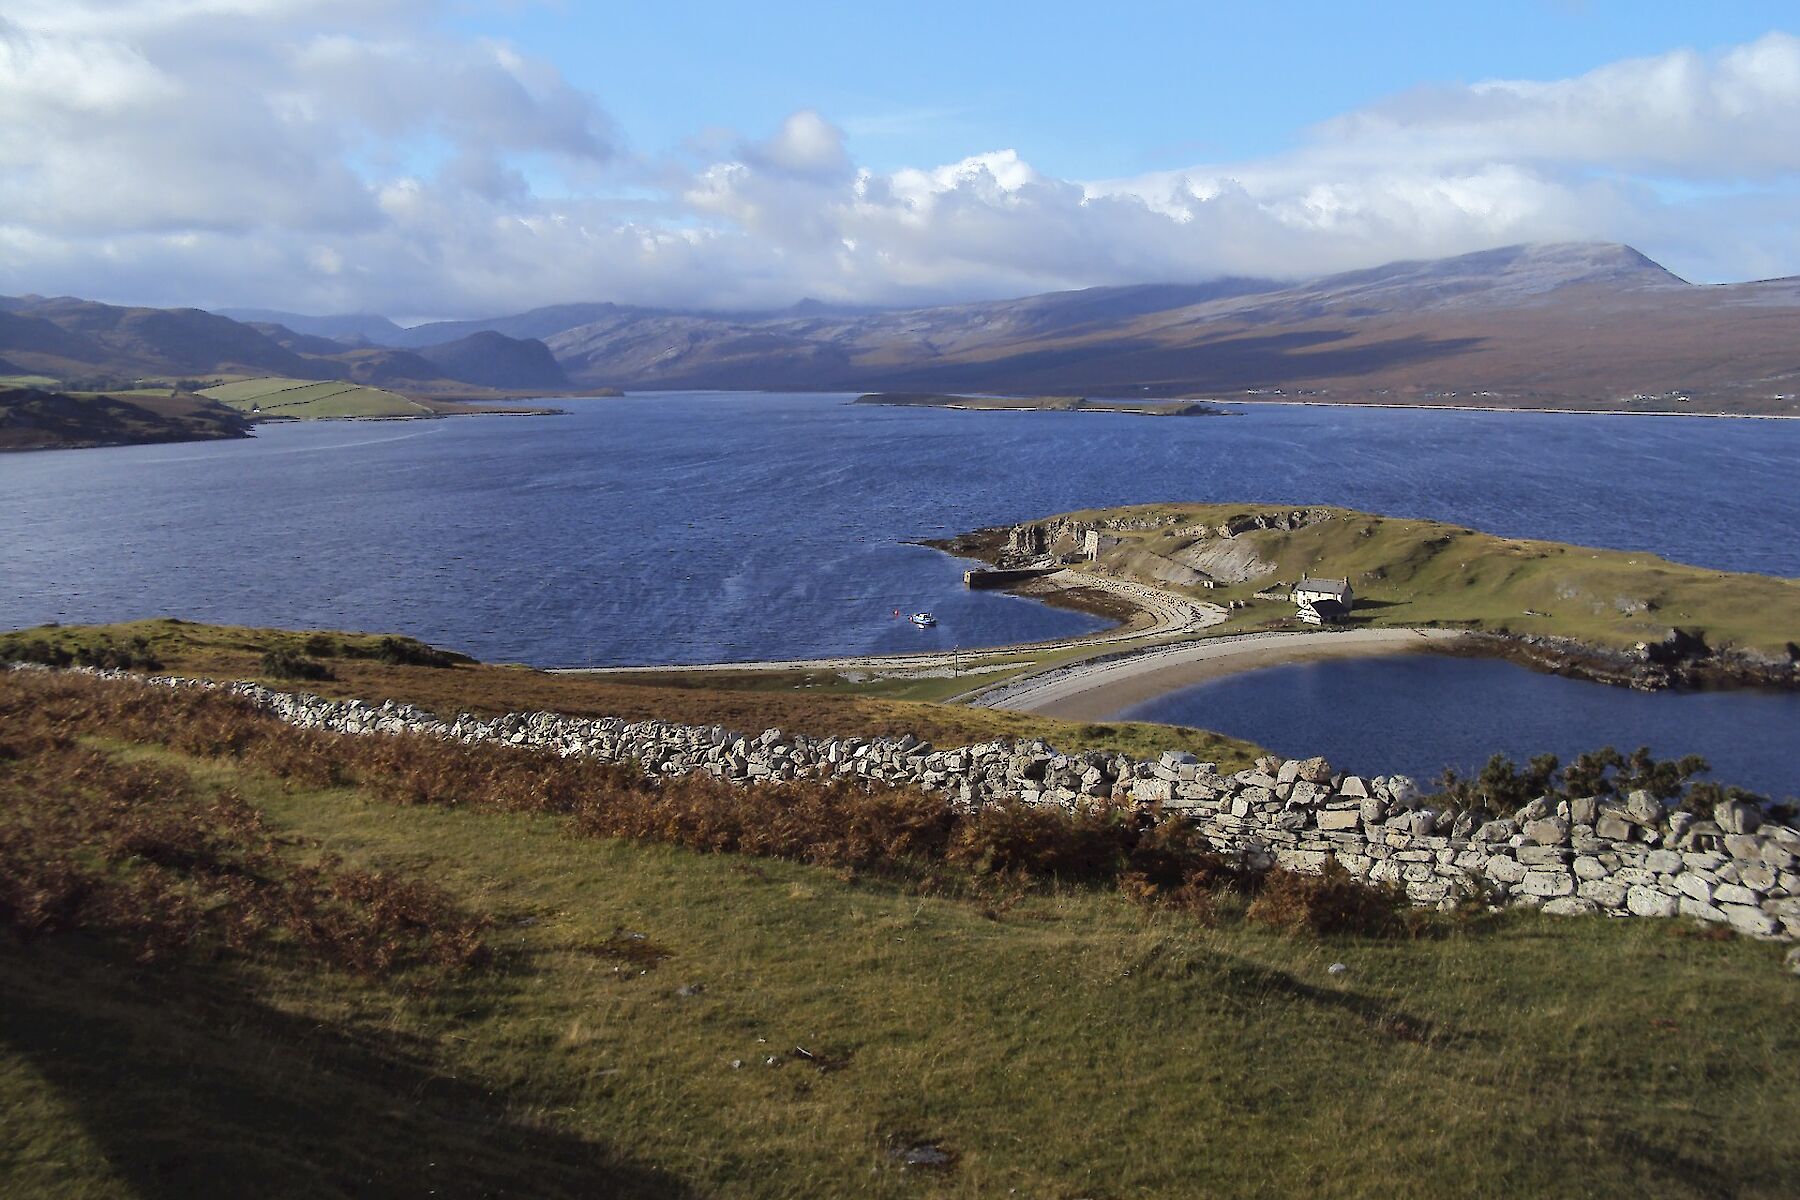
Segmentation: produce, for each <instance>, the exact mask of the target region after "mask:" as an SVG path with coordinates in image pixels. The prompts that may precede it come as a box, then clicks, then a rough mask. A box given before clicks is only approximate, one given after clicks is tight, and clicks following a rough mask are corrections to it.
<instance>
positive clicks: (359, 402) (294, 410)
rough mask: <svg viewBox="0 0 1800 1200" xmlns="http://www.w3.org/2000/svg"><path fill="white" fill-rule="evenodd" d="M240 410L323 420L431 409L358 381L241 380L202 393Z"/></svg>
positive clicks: (410, 413)
mask: <svg viewBox="0 0 1800 1200" xmlns="http://www.w3.org/2000/svg"><path fill="white" fill-rule="evenodd" d="M200 394H201V395H203V396H209V397H211V398H212V399H214V400H218V401H219V402H221V403H223V404H229V405H230V406H231V407H233V408H235V409H237V410H238V411H240V412H246V413H247V412H251V411H252V410H256V411H257V412H258V414H259V415H260V416H262V417H264V418H271V417H291V418H294V419H296V420H302V421H306V420H323V419H328V418H336V417H399V416H421V415H424V414H426V413H429V412H431V411H432V410H431V409H430V408H429V407H427V406H426V405H424V404H420V403H419V402H418V401H415V400H410V399H408V398H407V397H405V396H402V395H400V394H399V393H397V392H390V391H385V390H383V389H381V388H375V387H366V386H364V385H362V384H358V383H343V382H338V381H329V382H324V383H319V382H315V381H311V380H305V379H282V378H275V377H271V378H267V379H244V380H239V381H237V382H234V383H223V384H219V385H218V386H216V387H209V388H206V389H205V390H203V391H202V392H201V393H200Z"/></svg>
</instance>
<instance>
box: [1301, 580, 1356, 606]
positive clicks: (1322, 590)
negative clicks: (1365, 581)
mask: <svg viewBox="0 0 1800 1200" xmlns="http://www.w3.org/2000/svg"><path fill="white" fill-rule="evenodd" d="M1290 598H1291V599H1292V600H1293V602H1294V603H1295V604H1298V605H1299V606H1300V607H1301V608H1305V607H1306V606H1307V605H1309V604H1312V603H1314V602H1316V601H1319V600H1330V601H1331V602H1332V603H1334V604H1341V605H1343V608H1344V611H1345V612H1349V611H1350V610H1351V609H1352V608H1355V607H1356V593H1355V592H1353V591H1351V590H1350V581H1349V580H1348V579H1313V578H1311V577H1308V578H1306V579H1302V580H1301V581H1300V582H1299V583H1296V584H1295V585H1294V590H1293V593H1292V595H1291V597H1290Z"/></svg>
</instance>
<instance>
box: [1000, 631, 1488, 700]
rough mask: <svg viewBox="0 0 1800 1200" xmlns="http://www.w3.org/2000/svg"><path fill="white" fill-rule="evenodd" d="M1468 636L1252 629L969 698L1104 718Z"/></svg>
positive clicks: (1083, 665) (1060, 672)
mask: <svg viewBox="0 0 1800 1200" xmlns="http://www.w3.org/2000/svg"><path fill="white" fill-rule="evenodd" d="M1459 636H1461V635H1460V634H1459V633H1457V632H1456V631H1453V630H1445V629H1355V630H1321V631H1318V632H1304V633H1246V634H1238V635H1234V636H1225V637H1217V638H1207V639H1204V640H1201V641H1196V642H1184V643H1182V644H1180V645H1176V646H1168V647H1162V648H1159V649H1154V650H1145V651H1142V652H1140V653H1137V654H1129V655H1125V656H1121V657H1116V658H1110V659H1107V660H1104V661H1101V662H1083V663H1075V664H1072V665H1070V666H1067V667H1062V668H1059V669H1057V670H1054V671H1050V672H1047V673H1045V674H1042V675H1034V676H1031V677H1029V678H1026V679H1021V680H1017V681H1015V682H1009V683H1004V684H1000V685H998V686H996V687H993V688H990V689H988V690H986V691H984V692H982V693H980V694H979V695H977V696H974V697H972V698H971V699H970V701H969V702H970V703H972V704H977V705H981V706H983V707H986V708H1005V709H1010V710H1012V711H1015V712H1030V713H1040V714H1042V715H1045V716H1052V717H1063V718H1067V719H1070V720H1078V721H1105V720H1112V719H1115V718H1116V717H1117V716H1118V714H1119V713H1120V712H1122V711H1124V710H1125V709H1128V708H1130V707H1132V706H1133V705H1136V704H1141V703H1143V702H1145V701H1147V700H1153V699H1155V698H1156V697H1157V696H1161V695H1164V694H1166V693H1168V692H1172V691H1176V690H1178V689H1180V688H1184V687H1191V686H1193V685H1194V684H1197V683H1205V682H1206V681H1207V680H1210V679H1217V678H1219V677H1221V676H1224V675H1232V674H1236V673H1237V672H1239V671H1249V670H1254V669H1255V668H1258V667H1268V666H1275V665H1278V664H1281V663H1292V662H1309V661H1314V660H1318V659H1325V658H1364V657H1369V656H1372V655H1378V654H1409V653H1416V652H1418V651H1421V650H1425V649H1428V648H1430V647H1431V645H1432V644H1433V643H1437V644H1440V645H1441V644H1442V643H1444V642H1447V641H1451V640H1453V639H1455V638H1457V637H1459Z"/></svg>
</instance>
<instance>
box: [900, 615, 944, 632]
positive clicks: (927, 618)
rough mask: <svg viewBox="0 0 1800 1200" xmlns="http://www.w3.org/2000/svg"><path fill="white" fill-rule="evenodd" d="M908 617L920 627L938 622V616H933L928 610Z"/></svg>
mask: <svg viewBox="0 0 1800 1200" xmlns="http://www.w3.org/2000/svg"><path fill="white" fill-rule="evenodd" d="M906 619H907V620H909V621H911V622H912V623H913V624H914V625H917V626H918V627H919V628H920V629H923V628H925V627H926V626H927V625H936V624H937V618H936V617H934V616H932V615H931V614H930V613H928V612H919V613H914V614H913V615H912V616H910V617H908V618H906Z"/></svg>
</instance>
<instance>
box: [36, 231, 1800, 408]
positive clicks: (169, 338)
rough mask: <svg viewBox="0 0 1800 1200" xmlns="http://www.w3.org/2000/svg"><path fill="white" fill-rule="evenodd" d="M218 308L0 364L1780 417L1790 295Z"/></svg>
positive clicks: (441, 389) (104, 317)
mask: <svg viewBox="0 0 1800 1200" xmlns="http://www.w3.org/2000/svg"><path fill="white" fill-rule="evenodd" d="M232 311H238V312H240V313H242V315H244V316H246V317H251V318H255V319H256V322H255V323H254V324H243V323H239V322H235V321H229V320H227V319H226V318H225V317H222V316H217V315H214V314H210V313H199V312H197V311H196V310H155V309H120V308H114V307H112V306H107V305H99V304H94V303H91V302H88V301H79V300H71V299H67V298H64V299H55V300H51V299H45V298H43V297H13V298H0V357H3V358H5V359H6V360H7V361H8V362H10V363H12V364H13V368H14V369H15V370H16V371H22V372H38V373H42V374H46V375H48V376H50V377H52V378H56V379H61V380H68V379H71V378H75V377H78V376H79V377H80V378H85V379H92V378H96V377H99V376H102V375H107V377H108V379H109V380H117V379H135V378H139V377H145V376H154V377H181V376H184V375H185V376H193V375H196V374H198V375H219V374H237V375H251V374H262V375H268V374H279V375H286V376H292V377H296V378H304V379H347V380H351V381H354V382H358V383H365V384H370V385H373V386H404V387H406V388H408V390H411V391H414V392H426V393H431V394H435V395H450V394H456V393H458V392H459V391H467V390H468V389H470V388H484V389H498V390H500V391H502V392H505V391H530V390H539V391H542V390H558V391H561V390H569V389H572V388H573V389H580V390H584V391H594V390H598V389H607V388H641V389H655V388H731V389H757V388H767V389H791V390H805V391H825V390H831V391H839V390H841V391H857V392H870V391H882V392H914V393H930V392H938V393H958V394H966V393H986V394H1004V395H1027V396H1030V395H1084V396H1089V397H1106V398H1140V399H1142V398H1151V399H1162V398H1198V399H1206V398H1218V399H1228V400H1240V401H1250V400H1288V401H1295V400H1298V401H1312V402H1332V403H1340V402H1342V403H1376V404H1402V405H1411V404H1433V405H1452V406H1459V407H1483V408H1528V409H1529V408H1539V409H1542V408H1579V409H1584V410H1601V411H1618V412H1676V413H1689V412H1698V413H1726V414H1775V415H1790V416H1791V415H1800V363H1797V362H1796V361H1795V360H1794V358H1793V349H1792V348H1793V346H1794V345H1795V344H1796V341H1797V340H1800V284H1796V282H1795V281H1793V280H1768V281H1762V282H1755V283H1739V284H1724V285H1712V286H1696V285H1692V284H1689V283H1686V282H1684V281H1683V280H1681V279H1680V278H1678V277H1677V276H1675V275H1673V274H1671V273H1670V272H1668V271H1666V270H1664V269H1663V268H1662V267H1661V266H1659V265H1657V264H1656V263H1655V262H1652V261H1651V260H1650V259H1648V258H1646V257H1644V256H1643V255H1642V254H1640V253H1638V252H1637V251H1636V250H1633V249H1632V248H1630V247H1629V246H1621V245H1613V244H1605V243H1573V244H1559V245H1526V246H1510V247H1503V248H1500V249H1496V250H1487V251H1482V252H1479V253H1475V254H1467V255H1462V256H1459V257H1455V258H1448V259H1439V260H1428V261H1420V262H1399V263H1390V264H1387V265H1385V266H1381V267H1376V268H1372V269H1369V270H1363V271H1353V272H1347V273H1344V274H1340V275H1333V276H1327V277H1324V278H1320V279H1313V280H1307V281H1302V282H1298V283H1293V282H1289V283H1282V282H1276V281H1271V280H1263V279H1223V280H1215V281H1212V282H1206V283H1198V284H1145V285H1136V286H1127V287H1100V288H1089V289H1086V290H1082V291H1074V292H1059V293H1052V294H1048V295H1041V296H1028V297H1024V298H1021V299H1017V300H1000V301H987V302H982V303H975V304H958V305H944V306H938V307H931V308H915V309H889V310H881V309H875V310H871V309H861V308H847V307H833V306H829V305H821V304H817V303H802V304H798V305H795V306H793V307H792V308H789V309H784V310H781V311H778V312H765V313H708V312H675V311H669V310H662V309H652V308H642V307H633V306H629V305H619V304H612V303H589V304H559V305H551V306H547V307H544V308H538V309H533V310H531V311H529V312H524V313H518V314H514V315H510V316H502V317H494V318H486V319H480V320H467V321H444V322H433V323H428V324H424V325H418V326H414V327H412V328H407V329H402V328H400V327H399V326H397V325H394V324H393V323H392V322H389V321H386V319H385V318H375V317H369V316H366V315H363V316H345V317H302V316H297V315H294V314H286V313H276V312H270V311H263V310H232ZM263 318H277V319H275V320H265V319H263ZM339 339H347V340H339ZM546 349H547V351H548V353H546ZM108 373H110V375H108ZM571 381H572V382H571ZM109 385H110V383H109Z"/></svg>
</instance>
